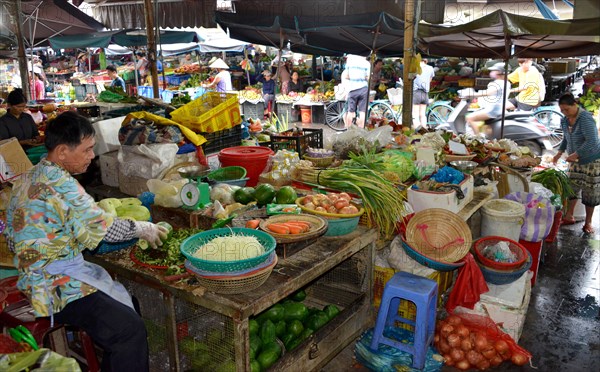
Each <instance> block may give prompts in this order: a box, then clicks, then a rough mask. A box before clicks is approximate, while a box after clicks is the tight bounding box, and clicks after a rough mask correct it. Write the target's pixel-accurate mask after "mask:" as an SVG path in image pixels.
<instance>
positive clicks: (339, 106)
mask: <svg viewBox="0 0 600 372" xmlns="http://www.w3.org/2000/svg"><path fill="white" fill-rule="evenodd" d="M347 112H348V102H347V101H331V102H329V103H326V104H325V124H327V125H328V126H329V127H330V128H331V129H333V130H335V131H338V132H343V131H345V130H347V129H348V128H346V123H345V121H344V117H345V116H346V113H347ZM372 119H374V120H376V121H381V120H383V119H386V120H387V121H388V122H390V121H394V122H398V115H397V113H396V111H394V109H393V108H392V106H391V105H390V104H389V103H388V101H387V100H375V101H373V102H369V107H368V109H367V112H366V117H365V125H367V123H369V122H370V121H371V120H372ZM352 122H353V123H355V122H356V116H355V117H354V118H353V120H352Z"/></svg>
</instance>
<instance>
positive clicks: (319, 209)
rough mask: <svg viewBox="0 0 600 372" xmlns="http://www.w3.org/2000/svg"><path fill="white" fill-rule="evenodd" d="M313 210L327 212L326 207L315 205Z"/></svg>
mask: <svg viewBox="0 0 600 372" xmlns="http://www.w3.org/2000/svg"><path fill="white" fill-rule="evenodd" d="M315 211H317V212H327V209H325V208H323V207H316V208H315Z"/></svg>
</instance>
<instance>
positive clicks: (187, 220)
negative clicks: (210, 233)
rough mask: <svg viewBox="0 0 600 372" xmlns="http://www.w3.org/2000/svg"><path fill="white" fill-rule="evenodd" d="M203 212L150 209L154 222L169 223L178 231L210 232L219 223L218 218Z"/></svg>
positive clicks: (162, 208) (156, 207)
mask: <svg viewBox="0 0 600 372" xmlns="http://www.w3.org/2000/svg"><path fill="white" fill-rule="evenodd" d="M202 213H203V211H202V210H197V211H191V210H187V209H183V208H166V207H161V206H158V205H152V206H151V207H150V215H151V216H152V221H154V222H159V221H165V222H168V223H169V224H170V225H171V226H173V227H174V228H176V229H187V228H190V227H192V228H195V229H201V230H210V229H211V227H212V224H213V223H215V222H217V219H216V218H213V217H208V216H204V215H202Z"/></svg>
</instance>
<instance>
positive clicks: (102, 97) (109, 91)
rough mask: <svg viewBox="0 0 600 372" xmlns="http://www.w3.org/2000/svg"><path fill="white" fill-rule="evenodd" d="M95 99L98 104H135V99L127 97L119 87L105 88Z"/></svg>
mask: <svg viewBox="0 0 600 372" xmlns="http://www.w3.org/2000/svg"><path fill="white" fill-rule="evenodd" d="M96 99H97V100H98V101H100V102H113V103H116V102H120V103H137V99H136V98H134V97H131V96H129V95H127V93H125V92H124V91H123V89H122V88H121V87H106V90H104V91H102V92H101V93H100V94H98V96H97V97H96Z"/></svg>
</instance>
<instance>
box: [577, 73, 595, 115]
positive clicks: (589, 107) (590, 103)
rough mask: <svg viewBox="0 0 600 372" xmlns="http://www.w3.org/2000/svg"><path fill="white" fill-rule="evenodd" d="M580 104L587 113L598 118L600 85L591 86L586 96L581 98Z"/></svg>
mask: <svg viewBox="0 0 600 372" xmlns="http://www.w3.org/2000/svg"><path fill="white" fill-rule="evenodd" d="M598 80H600V77H598ZM579 103H580V104H581V105H582V106H583V108H584V109H585V110H586V111H589V112H591V113H592V114H593V115H594V116H597V115H598V113H599V112H600V84H599V85H591V86H590V87H589V88H588V89H587V91H586V93H585V95H583V96H581V97H579Z"/></svg>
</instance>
